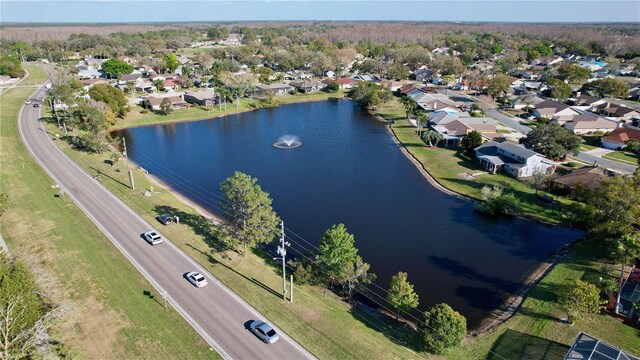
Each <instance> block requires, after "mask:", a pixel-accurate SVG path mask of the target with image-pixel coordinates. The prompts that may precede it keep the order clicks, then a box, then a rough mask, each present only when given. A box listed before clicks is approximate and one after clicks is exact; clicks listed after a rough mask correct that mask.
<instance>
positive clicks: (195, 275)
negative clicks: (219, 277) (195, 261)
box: [186, 271, 208, 288]
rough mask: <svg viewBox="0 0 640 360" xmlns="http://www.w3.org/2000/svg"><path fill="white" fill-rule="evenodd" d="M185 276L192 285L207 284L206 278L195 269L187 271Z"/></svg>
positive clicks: (201, 285)
mask: <svg viewBox="0 0 640 360" xmlns="http://www.w3.org/2000/svg"><path fill="white" fill-rule="evenodd" d="M186 277H187V280H189V282H190V283H192V284H193V285H194V286H196V287H199V288H201V287H203V286H206V285H207V284H208V282H207V279H205V277H204V276H202V274H200V273H199V272H196V271H192V272H190V273H187V275H186Z"/></svg>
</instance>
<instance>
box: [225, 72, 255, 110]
mask: <svg viewBox="0 0 640 360" xmlns="http://www.w3.org/2000/svg"><path fill="white" fill-rule="evenodd" d="M220 81H222V82H223V83H224V84H225V85H227V86H229V87H231V88H232V89H234V90H235V91H236V93H237V96H236V99H237V101H236V107H239V106H240V98H242V97H244V94H245V92H246V91H247V89H249V87H250V86H251V85H253V84H256V83H257V82H258V79H257V78H256V75H255V74H252V73H235V74H234V73H230V72H224V73H222V74H220Z"/></svg>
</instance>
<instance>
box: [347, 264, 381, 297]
mask: <svg viewBox="0 0 640 360" xmlns="http://www.w3.org/2000/svg"><path fill="white" fill-rule="evenodd" d="M375 280H376V274H374V273H370V272H369V264H367V263H366V262H364V261H363V260H362V258H361V257H360V256H356V260H355V262H353V263H352V264H346V265H345V268H344V269H343V271H342V276H341V278H340V279H339V280H338V281H339V282H340V283H342V284H343V286H344V293H345V295H346V297H347V298H351V296H352V295H353V292H354V291H358V288H360V287H362V286H364V285H368V284H371V283H372V282H374V281H375Z"/></svg>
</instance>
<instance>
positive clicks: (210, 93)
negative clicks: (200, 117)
mask: <svg viewBox="0 0 640 360" xmlns="http://www.w3.org/2000/svg"><path fill="white" fill-rule="evenodd" d="M183 97H184V101H186V102H188V103H191V104H198V105H201V106H213V105H215V104H216V103H217V101H216V100H217V95H216V92H215V90H213V89H207V90H200V91H187V92H186V93H184V95H183Z"/></svg>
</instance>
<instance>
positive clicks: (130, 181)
mask: <svg viewBox="0 0 640 360" xmlns="http://www.w3.org/2000/svg"><path fill="white" fill-rule="evenodd" d="M122 145H123V146H124V158H125V160H126V161H127V171H128V172H129V184H130V186H131V190H135V189H136V187H135V185H134V183H133V172H131V168H130V167H129V154H128V152H127V141H126V140H125V139H124V137H122Z"/></svg>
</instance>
